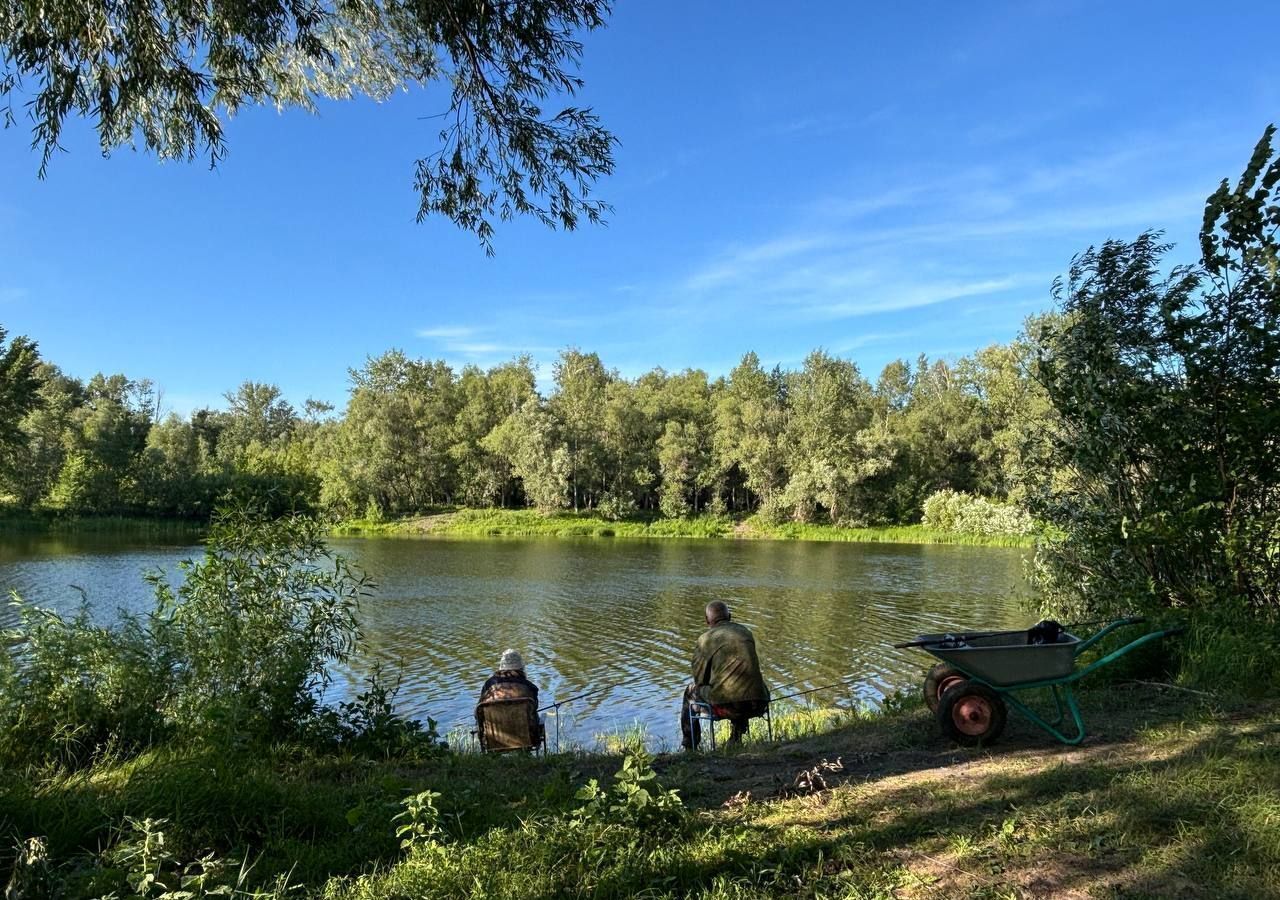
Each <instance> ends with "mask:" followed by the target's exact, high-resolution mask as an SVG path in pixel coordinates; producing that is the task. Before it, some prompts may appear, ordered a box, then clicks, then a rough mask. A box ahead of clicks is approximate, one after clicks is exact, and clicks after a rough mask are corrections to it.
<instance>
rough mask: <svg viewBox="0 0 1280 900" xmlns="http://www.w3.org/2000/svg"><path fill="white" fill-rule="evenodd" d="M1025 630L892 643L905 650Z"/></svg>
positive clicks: (976, 632) (1018, 630)
mask: <svg viewBox="0 0 1280 900" xmlns="http://www.w3.org/2000/svg"><path fill="white" fill-rule="evenodd" d="M1026 631H1027V629H1025V628H1015V629H1013V630H1012V631H972V632H969V633H967V634H945V635H942V636H941V637H938V638H933V639H930V640H927V641H923V640H914V641H905V642H903V643H901V644H894V645H893V649H895V650H906V649H907V648H908V647H932V646H933V645H935V644H949V643H951V642H953V641H955V642H964V641H971V640H973V639H975V638H987V637H1004V636H1005V635H1009V634H1025V633H1026Z"/></svg>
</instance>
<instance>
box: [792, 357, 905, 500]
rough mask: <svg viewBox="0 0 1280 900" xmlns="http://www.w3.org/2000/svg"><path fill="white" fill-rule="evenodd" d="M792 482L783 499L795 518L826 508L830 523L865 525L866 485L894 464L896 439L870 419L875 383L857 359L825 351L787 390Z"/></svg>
mask: <svg viewBox="0 0 1280 900" xmlns="http://www.w3.org/2000/svg"><path fill="white" fill-rule="evenodd" d="M787 396H788V398H789V399H790V401H791V415H790V418H789V420H788V422H787V432H786V435H787V448H788V464H787V468H788V470H789V473H790V475H789V478H788V481H787V485H786V488H785V489H784V491H783V492H782V495H781V498H780V501H781V503H782V504H783V505H785V506H786V507H787V508H788V509H790V511H791V515H792V517H793V518H794V519H796V520H797V521H801V522H804V521H809V520H810V519H812V518H813V516H814V514H815V513H816V512H817V511H818V510H819V509H822V510H825V511H826V514H827V516H828V517H829V518H830V520H831V521H832V522H836V523H841V522H858V521H865V520H866V518H867V514H868V504H867V497H866V495H865V492H864V491H863V490H862V488H863V485H864V483H865V482H866V481H868V480H869V479H871V478H873V477H875V476H876V475H878V474H880V473H882V472H883V471H884V470H885V469H887V468H888V467H889V466H891V465H892V464H893V459H894V456H895V454H896V448H895V447H894V444H893V440H892V438H891V436H890V435H888V433H887V432H885V431H884V429H883V428H882V427H880V426H878V425H877V424H876V423H875V422H874V419H873V412H874V407H873V403H872V394H871V386H870V385H869V384H867V382H866V380H865V379H863V378H862V376H861V375H860V374H859V372H858V367H857V366H856V365H854V364H853V363H852V362H850V361H848V360H843V359H836V358H834V357H832V356H829V355H828V354H826V353H824V352H822V351H821V350H815V351H814V352H813V353H810V354H809V356H807V357H806V358H805V361H804V368H803V369H802V370H801V371H799V372H796V373H793V374H792V377H791V379H790V381H789V385H788V394H787Z"/></svg>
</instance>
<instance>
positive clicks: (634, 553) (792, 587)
mask: <svg viewBox="0 0 1280 900" xmlns="http://www.w3.org/2000/svg"><path fill="white" fill-rule="evenodd" d="M334 545H335V547H336V549H338V550H339V551H340V552H342V553H344V554H346V555H348V556H350V557H352V558H353V559H355V560H356V561H358V562H359V564H360V565H362V566H363V567H364V568H365V569H366V570H367V571H368V572H369V573H370V574H371V575H372V577H373V578H374V579H375V580H376V582H377V584H378V589H377V592H376V594H375V596H374V597H373V598H372V599H371V600H369V601H368V602H367V603H366V605H365V607H364V610H363V613H362V622H363V627H364V630H365V633H366V636H367V646H366V647H365V649H364V650H363V652H362V653H361V655H360V657H359V658H358V659H357V660H356V661H355V663H354V664H353V665H352V666H351V667H350V669H349V670H347V671H343V672H339V673H336V677H335V684H334V688H333V689H332V691H331V693H332V694H333V695H334V696H343V695H349V694H350V693H351V692H352V691H353V690H355V689H358V688H359V686H360V683H361V681H362V679H363V678H364V677H365V676H366V675H367V674H368V672H369V671H370V670H371V668H372V667H373V665H374V664H375V663H378V662H381V663H383V664H384V665H387V666H389V667H391V668H397V667H401V668H402V671H403V686H402V689H401V693H400V697H399V704H400V707H401V708H402V710H403V711H404V712H406V713H409V714H412V715H415V716H431V717H432V718H434V719H436V720H437V721H438V722H439V723H440V724H441V726H442V727H443V728H445V729H447V728H449V727H450V726H452V725H454V724H455V723H459V722H468V721H469V720H470V715H471V709H472V704H473V703H474V700H475V694H476V692H478V690H479V687H480V684H481V682H482V681H483V680H484V678H485V677H486V676H487V675H488V674H489V672H490V671H491V670H492V668H493V666H494V664H495V663H496V661H497V657H498V655H499V654H500V653H501V652H502V650H503V649H505V648H506V647H508V646H510V647H514V648H516V649H518V650H520V652H521V653H522V654H523V655H524V658H525V661H526V663H527V664H528V667H529V675H530V677H531V678H532V679H533V680H534V681H535V682H536V683H537V684H538V685H539V688H540V689H541V691H542V696H543V697H544V698H545V701H546V702H549V701H550V700H552V699H555V698H557V697H560V698H563V697H567V696H570V695H571V694H575V693H579V692H582V691H585V690H589V689H593V688H603V689H604V690H603V691H601V693H598V694H595V695H593V696H591V697H588V698H584V699H583V700H580V701H577V702H575V703H573V704H571V705H570V706H568V707H565V709H564V710H563V714H564V717H563V719H562V728H563V729H564V732H565V734H566V736H572V737H574V738H576V739H578V740H582V741H590V740H591V738H592V736H593V735H594V734H597V733H602V732H609V731H612V730H614V729H615V728H618V727H625V726H627V725H629V724H631V723H633V722H637V721H638V722H640V723H643V724H644V725H645V726H646V727H647V728H648V730H649V732H650V733H651V734H652V735H654V736H655V737H657V738H659V739H660V740H664V741H666V742H667V743H669V744H674V743H675V742H676V739H677V736H678V731H677V728H676V723H675V709H676V697H677V692H678V690H679V687H680V685H681V684H683V682H684V681H685V680H686V679H687V677H688V671H687V670H688V660H689V654H690V650H691V648H692V646H693V643H694V641H695V640H696V638H697V635H698V633H699V631H700V630H701V627H702V624H701V610H702V607H703V605H704V604H705V603H706V602H707V601H708V600H712V599H724V600H727V601H728V602H729V603H730V605H731V606H732V608H733V611H734V616H735V618H737V619H738V620H739V621H742V622H743V623H745V624H747V625H748V626H750V627H751V628H752V629H753V630H754V631H755V633H756V640H757V644H758V646H759V648H760V653H761V659H762V661H763V663H764V665H765V667H766V671H767V673H768V675H769V677H770V680H771V682H772V683H773V684H783V683H787V682H793V681H794V682H796V684H795V686H794V687H792V688H789V689H788V692H789V691H791V690H803V689H807V688H810V687H814V686H817V685H822V684H827V683H829V682H834V681H837V680H840V679H841V678H845V677H848V676H853V682H854V683H853V684H851V685H850V686H849V687H848V688H846V689H844V690H843V691H841V692H838V693H840V694H842V695H843V696H842V698H840V697H835V696H832V695H831V694H820V695H818V698H820V699H822V700H824V701H836V700H840V701H841V702H853V701H856V700H864V701H869V700H875V699H878V698H879V697H881V696H883V695H884V694H885V693H886V692H888V691H890V690H892V689H893V688H894V687H897V686H901V685H903V684H909V683H914V682H915V681H916V680H917V679H918V677H919V673H920V669H921V666H922V664H923V662H924V660H923V658H922V657H920V656H919V655H918V654H914V653H912V652H911V651H895V650H892V649H891V648H889V647H888V646H887V645H888V643H889V642H891V641H893V640H895V639H900V638H905V637H909V636H911V635H914V634H916V633H919V632H926V631H938V630H941V629H946V628H951V627H957V628H982V627H995V628H1000V627H1008V626H1012V625H1015V624H1020V623H1022V622H1023V621H1024V620H1025V619H1026V618H1027V616H1026V614H1025V613H1024V612H1023V611H1022V610H1021V608H1020V606H1019V603H1018V598H1019V597H1020V596H1021V595H1022V594H1023V592H1024V586H1023V582H1022V577H1021V571H1022V555H1023V554H1022V552H1021V551H1017V550H1010V549H1004V548H974V547H947V546H910V545H887V544H886V545H876V544H835V543H829V544H828V543H782V542H776V543H775V542H732V541H723V542H719V541H633V540H618V541H612V540H555V539H551V540H546V539H539V540H487V541H441V540H340V541H335V542H334ZM199 552H200V548H199V547H194V546H189V545H176V546H175V545H172V544H164V543H162V542H146V543H138V542H136V541H135V542H132V543H131V542H129V541H124V540H121V539H120V538H119V537H108V536H99V535H91V536H64V537H58V538H47V537H41V538H30V537H28V538H23V539H15V538H10V537H5V538H3V539H2V540H0V590H3V591H6V592H7V591H8V590H17V591H18V592H19V593H20V594H22V595H23V596H24V597H26V598H27V599H29V600H33V601H35V602H38V603H41V604H45V605H53V606H57V607H61V608H68V607H70V606H72V605H74V604H75V603H77V602H78V595H77V593H76V591H75V590H74V589H73V588H72V587H71V585H76V586H79V587H81V588H83V589H84V590H85V592H86V593H87V595H88V597H89V599H90V602H91V604H92V605H93V608H94V609H95V611H96V612H97V614H98V615H99V617H100V618H107V617H109V615H110V612H111V611H112V610H114V609H115V608H116V607H123V608H126V609H135V610H137V609H142V608H145V607H146V606H147V604H148V602H149V596H150V594H149V591H148V589H147V587H146V585H145V584H144V583H143V581H142V579H141V577H140V573H141V572H142V571H143V570H144V569H160V570H162V571H166V572H170V573H174V572H176V567H177V563H178V562H179V561H180V560H182V559H186V558H190V557H193V556H198V555H199ZM5 616H9V617H10V618H11V613H9V611H7V610H6V611H5V612H4V613H0V620H3V618H4V617H5ZM833 693H837V692H833Z"/></svg>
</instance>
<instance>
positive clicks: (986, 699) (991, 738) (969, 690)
mask: <svg viewBox="0 0 1280 900" xmlns="http://www.w3.org/2000/svg"><path fill="white" fill-rule="evenodd" d="M966 700H978V701H980V702H983V703H985V704H986V706H987V708H988V715H989V716H990V721H989V723H988V725H987V728H986V729H985V730H984V731H982V732H981V733H980V734H971V733H969V732H966V731H962V730H961V729H960V727H959V725H957V724H956V717H957V716H958V715H959V714H960V713H959V711H958V710H957V709H956V707H957V706H958V705H959V704H961V703H963V702H964V701H966ZM1008 719H1009V710H1008V709H1007V708H1006V707H1005V705H1004V699H1003V698H1001V696H1000V695H999V694H998V693H996V692H995V691H993V690H992V689H991V688H989V687H987V686H986V685H985V684H978V683H976V682H973V681H964V682H961V683H960V684H957V685H953V686H952V687H949V688H947V690H946V692H945V693H944V694H943V695H942V699H941V700H940V701H939V703H938V724H939V725H941V726H942V733H943V734H945V735H946V736H947V737H949V738H951V740H953V741H955V742H956V743H957V744H959V745H961V746H962V747H982V746H986V745H989V744H994V743H995V742H996V740H997V739H999V737H1000V734H1001V733H1002V732H1003V731H1004V726H1005V722H1006V721H1008Z"/></svg>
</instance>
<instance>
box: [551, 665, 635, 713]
mask: <svg viewBox="0 0 1280 900" xmlns="http://www.w3.org/2000/svg"><path fill="white" fill-rule="evenodd" d="M648 677H649V676H648V674H644V675H637V676H636V677H634V678H628V679H627V680H626V681H619V682H617V683H615V684H606V685H605V686H604V687H598V688H592V689H591V690H589V691H583V692H582V693H581V694H574V695H573V696H572V697H566V698H564V699H563V700H557V701H556V702H555V703H548V704H547V705H546V706H543V707H541V708H540V709H539V710H538V712H546V711H547V710H549V709H556V710H558V709H559V708H560V707H562V706H564V705H565V704H566V703H572V702H573V701H575V700H581V699H582V698H583V697H591V696H594V695H595V694H603V693H604V692H605V691H611V690H613V689H614V688H620V687H626V686H627V685H629V684H635V683H636V682H637V681H641V680H643V679H645V678H648Z"/></svg>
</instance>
